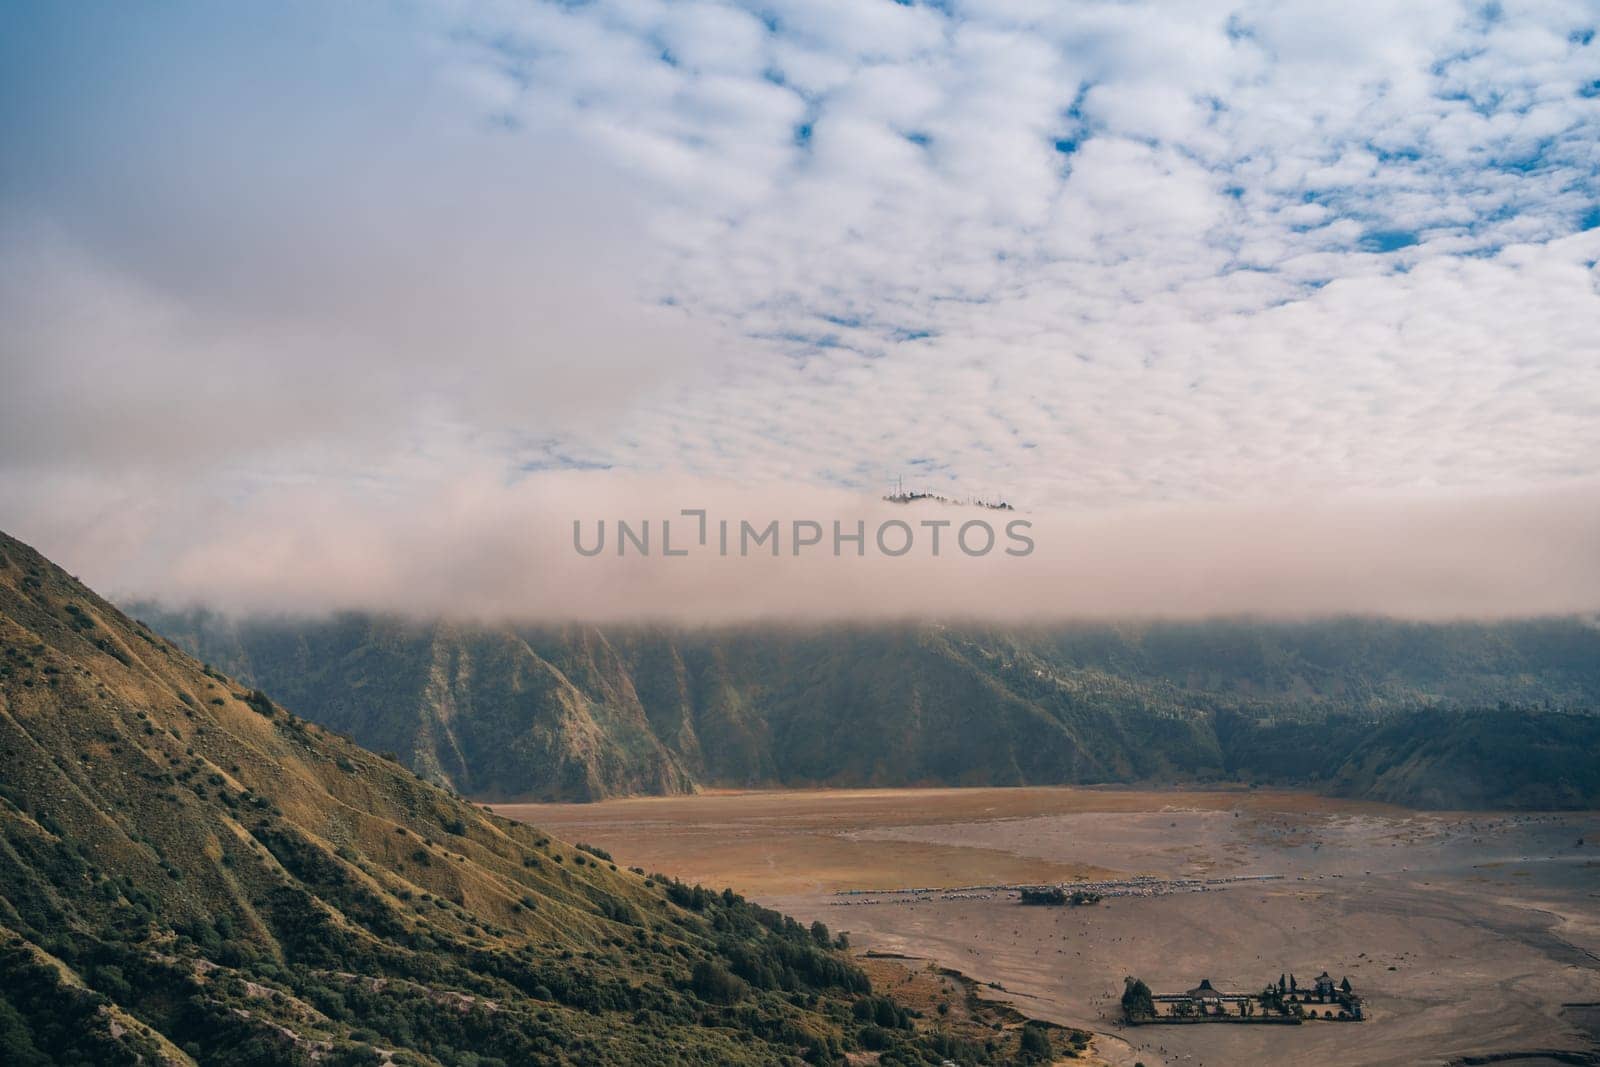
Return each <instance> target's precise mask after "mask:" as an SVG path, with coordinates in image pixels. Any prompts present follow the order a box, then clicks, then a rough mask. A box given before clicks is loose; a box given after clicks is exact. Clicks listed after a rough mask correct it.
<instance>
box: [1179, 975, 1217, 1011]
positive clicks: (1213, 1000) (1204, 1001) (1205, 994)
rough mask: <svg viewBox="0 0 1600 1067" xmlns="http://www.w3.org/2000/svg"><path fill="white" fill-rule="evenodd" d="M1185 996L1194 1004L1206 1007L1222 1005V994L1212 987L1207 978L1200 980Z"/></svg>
mask: <svg viewBox="0 0 1600 1067" xmlns="http://www.w3.org/2000/svg"><path fill="white" fill-rule="evenodd" d="M1185 995H1186V996H1188V998H1189V999H1190V1000H1192V1001H1194V1002H1195V1003H1196V1004H1201V1005H1205V1006H1206V1007H1210V1006H1212V1005H1220V1004H1221V1003H1222V994H1221V993H1219V992H1217V990H1216V988H1215V987H1214V986H1212V984H1211V979H1209V978H1202V979H1200V984H1199V985H1197V986H1195V987H1194V988H1193V989H1191V990H1189V992H1188V993H1187V994H1185Z"/></svg>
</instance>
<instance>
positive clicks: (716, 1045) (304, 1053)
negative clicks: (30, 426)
mask: <svg viewBox="0 0 1600 1067" xmlns="http://www.w3.org/2000/svg"><path fill="white" fill-rule="evenodd" d="M501 647H504V646H501ZM474 654H475V655H477V656H483V655H485V654H486V653H485V652H484V650H482V649H481V648H479V649H475V650H474ZM507 654H508V655H513V653H507ZM513 658H514V656H513ZM495 669H496V670H504V671H505V672H507V673H505V674H504V675H501V674H494V675H492V677H495V678H497V679H515V680H516V681H518V682H519V683H521V684H526V685H529V686H532V687H534V689H533V691H536V692H539V693H543V694H556V696H555V698H554V699H559V698H560V696H559V695H560V694H561V693H564V692H568V690H566V689H565V688H564V684H565V683H560V682H557V681H555V680H553V679H552V677H551V674H550V672H549V671H548V670H546V671H544V673H543V674H542V675H540V674H539V673H538V672H536V671H532V670H529V671H522V670H521V669H520V668H513V667H512V666H509V665H505V664H502V665H499V666H498V667H496V668H495ZM378 677H380V675H377V674H375V675H374V681H376V680H377V678H378ZM431 677H435V675H434V674H433V673H432V667H431V666H422V667H418V668H417V673H415V674H413V675H409V676H407V680H408V684H416V683H417V682H418V681H419V680H421V679H425V678H431ZM442 677H445V678H446V679H448V672H446V673H445V674H444V675H442ZM507 684H510V683H509V682H508V683H507ZM539 687H544V688H539ZM461 711H462V713H463V714H464V715H467V714H470V715H471V716H491V715H492V714H493V711H494V709H493V706H492V705H491V706H485V705H482V704H473V705H471V706H469V707H466V708H463V709H461ZM552 714H559V712H552ZM491 721H492V720H491ZM605 725H606V726H607V727H608V728H609V726H610V724H609V723H606V724H605ZM884 1005H887V1007H884ZM863 1008H864V1010H863ZM864 1020H865V1021H864ZM874 1020H877V1021H874ZM884 1020H887V1022H886V1024H883V1021H884ZM1008 1042H1009V1043H1008ZM862 1044H870V1045H872V1046H874V1047H876V1048H880V1049H884V1050H887V1052H886V1056H885V1058H884V1060H883V1062H885V1063H891V1062H899V1063H924V1062H928V1063H937V1062H939V1061H940V1060H941V1059H942V1058H944V1057H946V1056H950V1057H953V1058H956V1059H958V1060H960V1061H961V1062H964V1063H979V1062H1009V1061H1010V1058H1011V1056H1012V1054H1013V1052H1014V1049H1015V1045H1016V1040H1015V1038H1014V1036H1010V1037H1008V1036H1007V1035H996V1036H995V1038H994V1039H992V1040H989V1041H988V1042H987V1043H974V1042H968V1041H962V1040H959V1039H957V1038H954V1037H950V1036H949V1035H944V1034H941V1033H939V1032H938V1030H937V1027H936V1026H929V1025H924V1024H921V1023H918V1022H916V1021H915V1020H913V1019H912V1018H911V1017H910V1016H909V1015H908V1014H907V1013H906V1012H905V1011H904V1010H903V1009H900V1008H899V1007H898V1006H896V1005H894V1003H893V1002H891V1001H886V1000H883V998H875V997H873V996H872V995H871V992H870V989H869V983H868V982H867V979H866V978H865V976H864V974H863V973H862V972H861V971H860V970H859V969H857V968H856V967H855V966H854V965H853V964H851V963H850V962H849V960H848V959H847V958H846V957H845V956H844V955H842V954H841V953H840V952H838V951H837V950H836V948H835V947H834V946H833V945H832V944H831V943H830V939H829V937H828V935H827V932H826V931H825V930H822V929H821V928H815V929H803V928H801V927H800V926H799V925H797V924H796V923H794V922H793V921H792V920H788V919H785V918H784V917H782V916H779V915H777V914H776V913H773V912H771V911H767V910H765V909H762V908H759V907H755V906H753V905H751V904H748V903H747V902H745V901H743V900H742V899H740V898H739V897H738V896H737V895H735V894H733V893H732V892H723V893H714V892H710V891H707V890H704V889H701V888H699V887H691V886H685V885H681V884H677V883H674V882H672V881H670V880H668V879H666V878H663V877H661V876H655V877H647V876H646V875H645V874H644V873H642V872H636V871H630V870H627V869H619V865H618V864H616V863H614V862H612V861H611V860H610V858H609V857H607V856H605V855H603V854H600V853H598V852H594V851H585V850H583V849H582V848H581V847H573V846H570V845H568V844H565V843H563V842H561V841H557V840H553V839H551V838H549V837H548V836H546V835H544V834H542V833H540V832H539V831H537V830H536V829H533V828H531V827H527V826H523V825H520V824H515V823H511V822H507V821H505V820H503V819H500V818H498V817H494V816H492V815H489V814H488V813H486V812H484V811H482V810H480V809H478V808H475V807H474V806H472V805H470V804H468V803H466V802H464V801H462V800H461V799H459V798H457V797H455V796H453V795H451V794H450V793H448V792H446V791H444V790H441V789H440V788H438V787H436V786H434V785H431V784H429V783H428V782H426V781H423V780H422V779H420V778H418V777H417V776H415V775H414V774H413V773H412V772H410V771H409V770H406V769H405V768H402V767H400V766H398V765H396V764H395V763H392V762H390V761H388V760H385V759H383V758H381V757H379V756H376V755H374V754H372V753H371V752H368V751H366V750H363V749H361V748H358V747H356V746H355V745H354V744H352V743H350V742H348V741H346V740H344V739H342V738H341V737H339V736H336V735H335V734H333V733H331V732H330V731H328V730H326V729H324V728H322V727H319V726H315V725H313V724H311V723H309V722H307V721H306V720H305V719H302V718H299V717H296V716H294V715H291V714H289V713H288V712H287V711H285V710H284V709H283V708H282V707H280V706H278V705H277V704H276V703H274V702H273V701H271V700H269V699H268V698H267V697H266V696H264V695H263V694H262V693H260V692H257V691H252V690H250V689H248V688H245V687H244V686H241V685H239V684H238V683H236V682H234V681H233V680H231V679H230V678H228V677H227V676H226V675H224V674H222V673H220V672H216V671H213V670H207V669H203V668H202V666H201V665H200V664H199V663H197V662H195V661H194V660H192V659H190V658H189V657H188V656H187V655H185V654H183V653H181V652H179V651H178V650H177V649H176V648H174V647H173V646H172V645H171V644H169V643H168V642H167V641H166V640H164V639H163V638H161V637H158V636H156V635H155V634H154V633H152V632H150V631H149V630H148V629H146V628H144V627H143V626H141V625H139V624H136V623H134V622H132V621H131V620H129V619H127V618H125V617H124V616H123V615H122V614H121V613H120V612H118V611H117V610H116V609H114V608H113V607H111V606H110V605H109V604H107V603H106V602H104V601H103V600H101V599H99V598H98V597H96V596H95V595H94V594H93V593H91V592H89V591H88V590H87V589H85V588H84V587H83V586H81V585H80V584H79V583H77V582H76V581H74V580H73V579H71V578H69V577H68V576H67V575H66V574H64V573H62V572H61V571H60V570H58V569H57V568H56V567H54V566H53V565H51V564H50V563H49V562H48V561H46V560H44V559H43V558H41V557H40V556H39V555H38V554H37V553H35V552H33V551H32V550H31V549H29V548H27V547H26V546H24V545H22V544H20V543H18V542H16V541H14V540H11V539H9V538H7V537H5V536H4V535H0V1062H3V1063H6V1064H17V1065H31V1064H94V1065H106V1064H123V1063H127V1064H132V1063H169V1064H190V1063H202V1064H207V1065H211V1064H224V1065H241V1064H260V1065H268V1064H271V1065H282V1064H290V1065H292V1064H309V1063H312V1062H316V1063H319V1064H324V1065H330V1064H331V1065H343V1064H378V1063H392V1064H449V1065H463V1067H464V1065H476V1067H489V1065H494V1064H532V1063H539V1064H547V1063H548V1064H567V1063H570V1064H630V1065H631V1064H777V1063H798V1062H801V1061H802V1059H803V1060H805V1061H807V1062H815V1063H834V1062H841V1060H842V1054H843V1052H845V1051H846V1050H848V1049H851V1048H856V1047H860V1046H861V1045H862Z"/></svg>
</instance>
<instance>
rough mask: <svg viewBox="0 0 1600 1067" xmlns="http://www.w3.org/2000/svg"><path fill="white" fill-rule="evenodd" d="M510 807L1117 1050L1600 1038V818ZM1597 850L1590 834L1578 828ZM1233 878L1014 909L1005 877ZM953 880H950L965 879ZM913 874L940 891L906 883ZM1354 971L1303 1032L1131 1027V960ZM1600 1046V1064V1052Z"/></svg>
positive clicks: (1547, 1046) (809, 804) (908, 806)
mask: <svg viewBox="0 0 1600 1067" xmlns="http://www.w3.org/2000/svg"><path fill="white" fill-rule="evenodd" d="M497 810H500V811H501V812H502V813H504V814H507V815H510V816H513V817H516V818H522V819H527V820H528V821H530V822H534V823H537V824H539V825H541V826H544V827H547V828H549V829H550V830H551V831H553V832H555V833H557V834H560V835H561V836H563V837H565V838H567V839H568V840H577V841H587V842H590V843H593V844H596V845H600V846H602V847H604V848H607V849H609V850H610V851H611V852H612V853H614V854H615V855H616V856H617V859H618V860H619V861H620V862H626V863H628V864H630V865H636V866H641V867H645V868H646V869H649V870H660V871H664V872H667V873H669V874H673V875H676V876H677V877H680V878H683V879H685V880H686V881H690V882H700V883H703V884H705V885H709V886H715V887H719V888H720V887H722V886H725V885H731V886H733V887H734V888H735V889H737V890H739V891H740V892H743V893H745V894H746V895H748V896H750V897H752V898H753V899H756V900H759V901H761V902H762V903H765V904H768V905H770V906H772V907H777V908H781V909H782V910H784V911H786V912H789V913H791V914H793V915H795V916H796V917H797V918H800V919H801V920H803V921H806V922H810V921H811V920H813V919H821V920H823V921H824V922H826V923H827V924H828V925H829V927H830V928H832V929H834V930H847V931H849V932H850V937H851V942H852V945H853V946H854V948H855V949H856V950H857V951H867V950H876V951H880V952H896V953H904V954H906V955H910V956H915V957H922V958H927V959H930V960H933V961H936V962H937V963H939V964H941V965H944V966H950V967H954V968H957V969H959V970H961V971H963V972H965V973H966V974H968V975H970V976H971V977H972V978H974V979H976V980H977V981H979V982H982V983H995V984H996V985H998V986H1000V987H1003V992H1002V991H993V992H994V995H995V996H997V997H1004V998H1007V999H1010V1000H1011V1001H1012V1002H1013V1003H1014V1004H1015V1005H1016V1006H1017V1007H1018V1008H1019V1009H1020V1010H1022V1011H1023V1012H1025V1013H1027V1014H1029V1015H1032V1016H1037V1017H1040V1018H1046V1019H1051V1020H1053V1021H1056V1022H1060V1023H1062V1024H1065V1025H1071V1026H1079V1027H1084V1028H1087V1029H1091V1030H1094V1031H1096V1032H1097V1033H1098V1034H1099V1035H1101V1036H1100V1037H1099V1039H1098V1040H1097V1042H1096V1048H1097V1050H1098V1051H1099V1053H1100V1054H1101V1055H1102V1056H1103V1057H1104V1058H1105V1059H1106V1060H1107V1061H1108V1062H1109V1063H1112V1064H1119V1065H1132V1064H1133V1063H1134V1062H1135V1061H1142V1062H1144V1063H1145V1064H1147V1065H1149V1067H1155V1065H1157V1064H1167V1065H1202V1064H1209V1065H1212V1067H1233V1065H1238V1064H1284V1065H1293V1064H1320V1065H1341V1067H1342V1065H1369V1064H1370V1065H1376V1064H1447V1063H1450V1062H1452V1061H1455V1060H1458V1059H1459V1058H1461V1057H1463V1056H1483V1055H1486V1054H1494V1053H1524V1054H1527V1056H1528V1058H1522V1059H1518V1060H1514V1061H1508V1062H1515V1063H1518V1064H1520V1065H1522V1067H1536V1065H1538V1064H1541V1063H1555V1062H1572V1061H1570V1060H1568V1061H1559V1060H1557V1059H1554V1058H1551V1057H1549V1056H1541V1055H1538V1053H1540V1052H1541V1051H1543V1052H1550V1051H1555V1052H1579V1051H1592V1050H1595V1049H1596V1048H1597V1047H1600V1007H1597V1006H1596V1005H1600V813H1577V814H1572V813H1565V814H1514V815H1513V814H1484V813H1470V814H1461V813H1443V812H1414V811H1409V810H1405V809H1400V808H1392V807H1386V806H1383V805H1376V804H1364V803H1359V802H1347V801H1337V800H1331V799H1328V798H1324V797H1317V796H1310V795H1306V794H1298V793H1287V792H1268V791H1249V792H1245V791H1217V792H1176V791H1174V792H1165V791H1157V792H1151V791H1133V790H1111V789H1106V790H1101V789H1042V788H1041V789H959V790H957V789H932V790H860V791H856V790H833V791H805V792H753V793H719V794H702V795H699V796H692V797H669V798H645V799H630V800H618V801H608V802H605V803H600V804H589V805H543V804H539V805H502V806H499V808H498V809H497ZM1580 840H1581V842H1582V843H1581V844H1580ZM1136 876H1152V877H1155V878H1159V879H1175V878H1201V879H1227V878H1240V877H1253V876H1271V877H1269V878H1267V879H1265V880H1260V881H1245V882H1233V883H1229V884H1225V885H1217V886H1213V887H1211V888H1208V889H1206V890H1204V891H1183V892H1174V893H1160V894H1153V895H1138V896H1116V897H1110V898H1108V899H1106V900H1105V901H1103V902H1102V903H1100V904H1098V905H1093V906H1086V907H1077V908H1072V907H1024V906H1022V905H1020V904H1019V903H1018V902H1017V899H1016V897H1015V895H1014V894H1012V893H1008V892H1006V891H1005V890H1003V889H999V888H971V887H997V886H1003V885H1009V884H1015V883H1042V882H1058V881H1069V882H1070V881H1073V880H1084V879H1125V878H1130V877H1136ZM963 887H966V888H965V890H964V891H962V892H954V893H953V892H950V890H952V889H962V888H963ZM908 890H924V891H922V892H908ZM1323 969H1326V970H1327V971H1328V972H1329V973H1330V974H1332V975H1334V976H1335V977H1343V976H1345V975H1348V976H1349V977H1350V980H1351V982H1352V983H1353V984H1354V985H1355V987H1356V989H1357V991H1358V992H1360V993H1361V994H1362V995H1363V997H1364V999H1365V1004H1366V1007H1367V1011H1368V1014H1369V1016H1370V1019H1369V1021H1368V1022H1365V1023H1360V1024H1350V1023H1337V1022H1319V1023H1308V1024H1306V1025H1304V1026H1300V1027H1251V1026H1237V1025H1233V1026H1228V1025H1207V1026H1149V1027H1139V1028H1134V1029H1128V1028H1124V1027H1122V1026H1121V1025H1120V1024H1119V1023H1118V1021H1117V1016H1118V1011H1117V998H1118V997H1119V996H1120V994H1121V991H1122V980H1123V976H1124V975H1130V974H1132V975H1138V976H1140V977H1142V978H1144V979H1145V981H1146V982H1148V983H1149V985H1150V986H1151V987H1152V988H1153V989H1154V990H1156V991H1157V992H1178V991H1181V990H1184V989H1187V988H1189V987H1190V986H1193V985H1195V984H1196V983H1197V982H1198V981H1199V980H1200V979H1201V978H1210V979H1211V981H1212V983H1213V984H1214V985H1216V986H1218V987H1222V988H1233V989H1240V990H1254V989H1260V988H1261V987H1262V986H1263V985H1265V984H1266V983H1267V982H1268V981H1269V980H1276V978H1277V977H1278V975H1279V974H1280V973H1282V972H1292V973H1294V974H1295V975H1296V976H1297V977H1298V978H1300V979H1301V980H1302V981H1308V980H1309V979H1310V978H1312V977H1313V976H1314V975H1316V974H1317V973H1318V972H1319V971H1322V970H1323ZM1596 1062H1600V1060H1597V1061H1596Z"/></svg>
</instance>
